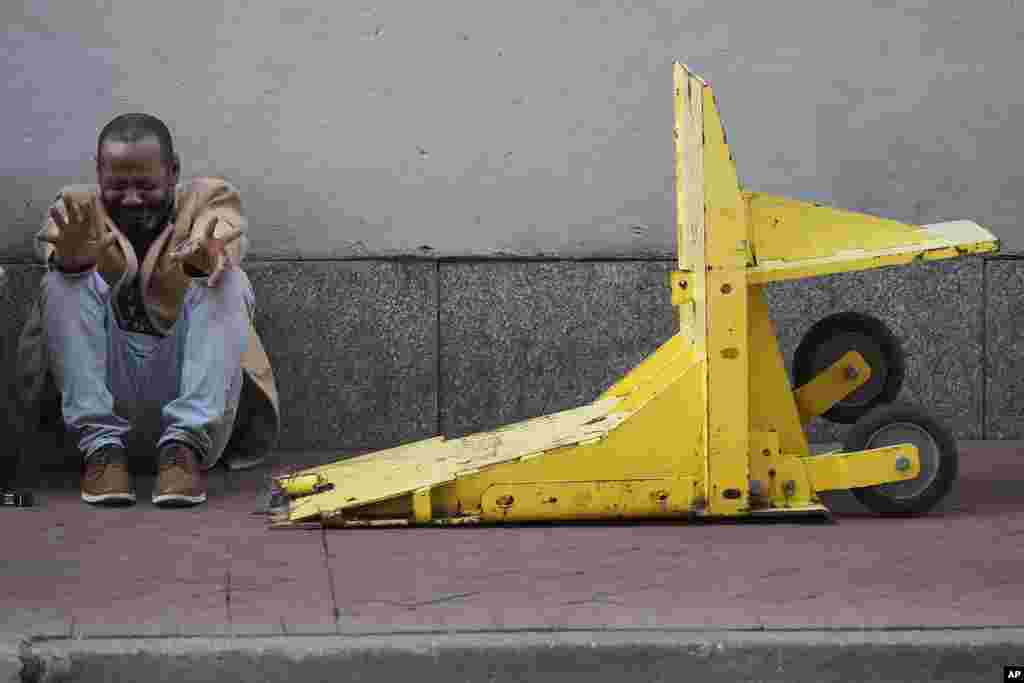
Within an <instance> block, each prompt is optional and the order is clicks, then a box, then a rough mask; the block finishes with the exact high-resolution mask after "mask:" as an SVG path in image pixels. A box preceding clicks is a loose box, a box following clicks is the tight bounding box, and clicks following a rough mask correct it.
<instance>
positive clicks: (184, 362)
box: [42, 268, 255, 469]
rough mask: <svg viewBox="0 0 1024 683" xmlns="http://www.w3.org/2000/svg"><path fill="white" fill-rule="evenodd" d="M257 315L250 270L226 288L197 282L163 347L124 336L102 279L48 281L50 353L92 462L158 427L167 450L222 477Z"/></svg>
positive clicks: (225, 281)
mask: <svg viewBox="0 0 1024 683" xmlns="http://www.w3.org/2000/svg"><path fill="white" fill-rule="evenodd" d="M254 305H255V297H254V294H253V290H252V285H251V284H250V282H249V278H248V276H247V275H246V274H245V272H244V271H242V270H241V269H240V268H234V269H232V270H230V271H228V272H225V273H224V276H223V277H222V279H221V281H220V282H219V283H218V286H217V287H216V288H211V287H209V286H207V283H206V279H205V278H197V279H196V280H194V281H193V283H192V286H191V287H190V288H189V290H188V291H187V292H186V294H185V300H184V304H183V307H182V310H181V314H180V315H179V316H178V320H177V321H176V322H175V324H174V326H173V327H172V328H171V330H170V332H169V334H168V335H167V336H166V337H154V336H151V335H145V334H139V333H135V332H128V331H125V330H122V329H121V328H120V327H118V325H117V322H116V318H115V317H114V311H113V308H112V306H113V302H112V297H111V291H110V288H109V287H108V286H107V283H106V282H105V281H104V280H103V278H102V277H100V275H99V273H97V272H96V271H95V270H91V271H87V272H86V273H83V274H79V275H65V274H63V273H60V272H57V271H50V272H47V273H46V275H45V276H44V278H43V287H42V306H43V316H44V323H43V324H44V327H45V330H46V348H47V353H48V354H49V361H50V367H51V368H52V371H53V376H54V380H55V382H56V385H57V389H58V390H59V391H60V392H61V407H62V410H63V413H64V424H65V425H66V426H67V427H68V429H69V430H71V432H72V433H74V434H75V435H76V436H77V437H78V447H79V449H80V450H81V452H82V454H83V455H84V456H85V457H88V456H90V455H92V454H93V453H94V452H96V451H97V450H99V449H100V448H103V447H105V446H111V445H117V446H121V447H122V448H123V447H124V446H125V441H126V437H127V435H128V433H129V432H131V431H132V430H133V429H135V428H147V427H156V426H157V425H158V429H159V432H160V437H159V440H158V442H157V447H158V448H162V447H163V446H164V445H165V444H167V443H168V442H171V441H179V442H183V443H185V444H188V445H189V446H191V447H192V449H193V450H194V451H195V452H196V454H197V455H198V456H199V457H200V460H201V462H202V465H203V467H204V468H206V469H209V468H210V467H213V466H214V465H215V464H216V463H217V461H218V460H219V459H220V457H221V455H223V452H224V447H225V446H226V445H227V442H228V439H229V437H230V436H231V430H232V429H233V427H234V423H235V416H236V414H237V411H238V402H239V397H240V396H241V391H242V354H243V353H244V352H245V347H246V344H247V343H248V339H249V326H250V323H251V320H252V315H253V310H254Z"/></svg>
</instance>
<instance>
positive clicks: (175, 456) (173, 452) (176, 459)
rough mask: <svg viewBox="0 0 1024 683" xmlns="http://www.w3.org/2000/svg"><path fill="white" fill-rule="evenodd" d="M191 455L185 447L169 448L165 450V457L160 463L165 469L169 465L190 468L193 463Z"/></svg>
mask: <svg viewBox="0 0 1024 683" xmlns="http://www.w3.org/2000/svg"><path fill="white" fill-rule="evenodd" d="M189 455H190V453H189V452H188V451H187V450H186V449H185V448H184V447H174V448H168V449H167V450H166V451H165V452H164V457H163V459H162V460H161V463H160V464H161V466H162V467H163V468H165V469H166V468H168V467H180V468H182V469H188V468H189V465H190V464H191V458H190V457H189Z"/></svg>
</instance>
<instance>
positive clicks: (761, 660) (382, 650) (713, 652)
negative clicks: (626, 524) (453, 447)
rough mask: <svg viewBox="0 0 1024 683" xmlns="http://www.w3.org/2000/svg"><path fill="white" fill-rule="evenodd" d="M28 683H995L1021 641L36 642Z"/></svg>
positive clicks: (904, 636)
mask: <svg viewBox="0 0 1024 683" xmlns="http://www.w3.org/2000/svg"><path fill="white" fill-rule="evenodd" d="M21 656H22V661H23V662H24V663H25V668H24V670H23V672H22V679H21V680H22V681H26V682H30V683H36V682H38V683H44V682H45V683H55V682H57V681H112V680H135V681H143V680H144V681H172V680H173V681H181V680H188V681H219V682H230V681H245V682H246V683H258V682H263V681H284V680H292V681H303V682H304V683H309V682H311V681H329V680H380V681H396V680H403V679H407V680H418V681H434V680H438V681H440V680H443V681H448V682H452V681H493V682H499V681H523V680H529V681H540V682H543V681H558V682H559V683H565V682H566V681H584V680H585V681H587V683H599V682H600V681H609V682H611V681H614V682H615V683H621V681H623V680H630V681H669V680H676V681H678V680H693V681H705V682H707V683H716V682H717V681H722V682H725V681H728V682H729V683H734V682H735V681H765V682H769V681H779V682H780V683H781V682H783V681H785V682H787V683H798V682H800V681H814V682H815V683H819V682H822V681H837V682H838V681H843V682H846V681H869V680H870V681H902V682H911V681H922V682H924V681H928V682H929V683H934V682H935V681H958V682H960V681H975V680H976V681H995V680H1002V678H1001V677H1002V671H1003V666H1004V665H1011V664H1013V665H1019V664H1021V663H1024V627H1014V628H971V629H899V630H895V629H894V630H859V629H850V630H841V629H836V630H804V629H793V630H772V631H761V630H686V629H682V630H671V629H658V630H639V629H637V630H632V629H627V630H614V631H610V630H594V631H588V630H579V631H550V632H544V631H478V632H451V633H446V632H421V633H406V634H370V635H360V636H279V637H233V638H209V637H195V638H116V639H88V638H87V639H66V638H60V639H52V640H41V641H36V642H34V643H32V644H31V645H30V647H29V648H28V652H23V653H22V655H21Z"/></svg>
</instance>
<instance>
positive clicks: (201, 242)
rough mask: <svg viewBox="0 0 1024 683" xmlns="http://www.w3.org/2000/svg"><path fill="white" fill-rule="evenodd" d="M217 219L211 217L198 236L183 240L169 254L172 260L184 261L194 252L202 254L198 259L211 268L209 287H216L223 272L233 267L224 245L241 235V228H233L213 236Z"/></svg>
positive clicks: (193, 254)
mask: <svg viewBox="0 0 1024 683" xmlns="http://www.w3.org/2000/svg"><path fill="white" fill-rule="evenodd" d="M217 220H218V219H217V217H216V216H214V217H213V218H211V219H210V222H209V223H207V224H206V227H205V228H204V229H203V231H202V232H201V233H200V235H199V237H193V238H191V239H187V240H185V241H184V242H182V243H181V244H180V245H178V247H177V248H176V249H175V250H174V251H172V252H171V254H170V258H171V261H172V262H180V261H184V260H185V259H188V258H191V257H192V256H195V255H196V254H202V256H201V257H200V260H201V261H202V262H203V263H206V264H210V265H211V266H212V268H213V269H212V270H211V271H210V279H209V283H210V286H211V287H216V286H217V285H218V284H219V283H220V279H221V278H222V277H223V276H224V273H225V272H226V271H228V270H231V269H232V268H234V267H235V263H234V261H233V260H232V259H231V254H230V253H228V251H227V250H226V249H225V247H226V246H227V245H229V244H231V243H232V242H234V241H235V240H237V239H238V238H239V237H241V236H242V229H241V228H235V229H234V231H232V232H230V233H228V234H227V235H224V236H223V237H214V235H213V233H214V230H215V228H216V227H217Z"/></svg>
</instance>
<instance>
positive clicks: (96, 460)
mask: <svg viewBox="0 0 1024 683" xmlns="http://www.w3.org/2000/svg"><path fill="white" fill-rule="evenodd" d="M121 460H122V458H121V455H120V454H119V453H118V452H117V451H116V450H115V449H113V448H104V449H102V450H99V451H97V452H95V453H93V454H92V455H90V456H89V459H88V460H87V461H86V465H87V467H86V477H87V478H89V479H99V478H100V477H102V476H103V473H104V471H105V470H106V469H107V466H108V465H114V464H117V463H119V462H121Z"/></svg>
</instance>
